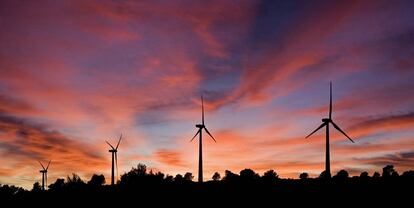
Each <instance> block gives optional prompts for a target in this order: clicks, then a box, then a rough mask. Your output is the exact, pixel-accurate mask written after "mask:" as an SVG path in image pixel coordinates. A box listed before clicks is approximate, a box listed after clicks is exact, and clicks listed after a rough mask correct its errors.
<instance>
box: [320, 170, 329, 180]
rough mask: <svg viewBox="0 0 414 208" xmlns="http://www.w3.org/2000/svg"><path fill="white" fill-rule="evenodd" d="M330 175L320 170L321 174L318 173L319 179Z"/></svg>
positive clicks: (327, 177)
mask: <svg viewBox="0 0 414 208" xmlns="http://www.w3.org/2000/svg"><path fill="white" fill-rule="evenodd" d="M330 177H331V176H330V175H329V174H328V173H327V172H326V171H322V172H321V174H319V178H320V179H329V178H330Z"/></svg>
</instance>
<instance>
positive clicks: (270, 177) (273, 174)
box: [262, 170, 279, 182]
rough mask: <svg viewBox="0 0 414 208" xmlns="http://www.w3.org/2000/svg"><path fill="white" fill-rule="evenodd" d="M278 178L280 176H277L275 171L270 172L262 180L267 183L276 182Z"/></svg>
mask: <svg viewBox="0 0 414 208" xmlns="http://www.w3.org/2000/svg"><path fill="white" fill-rule="evenodd" d="M278 178H279V175H277V173H276V172H275V171H274V170H268V171H266V172H265V173H264V174H263V176H262V179H263V180H265V181H267V182H271V181H275V180H277V179H278Z"/></svg>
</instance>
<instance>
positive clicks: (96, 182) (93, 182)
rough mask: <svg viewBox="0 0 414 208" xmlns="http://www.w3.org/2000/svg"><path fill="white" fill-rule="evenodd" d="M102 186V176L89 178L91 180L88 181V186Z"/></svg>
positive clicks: (103, 180)
mask: <svg viewBox="0 0 414 208" xmlns="http://www.w3.org/2000/svg"><path fill="white" fill-rule="evenodd" d="M104 184H105V176H104V175H102V174H101V175H96V174H93V175H92V177H91V180H89V181H88V185H90V186H95V187H98V186H102V185H104Z"/></svg>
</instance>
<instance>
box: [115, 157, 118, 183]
mask: <svg viewBox="0 0 414 208" xmlns="http://www.w3.org/2000/svg"><path fill="white" fill-rule="evenodd" d="M115 167H116V181H118V153H117V152H115Z"/></svg>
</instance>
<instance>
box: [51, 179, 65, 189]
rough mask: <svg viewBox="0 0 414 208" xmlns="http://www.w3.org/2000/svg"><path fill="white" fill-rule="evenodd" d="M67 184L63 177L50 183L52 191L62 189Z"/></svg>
mask: <svg viewBox="0 0 414 208" xmlns="http://www.w3.org/2000/svg"><path fill="white" fill-rule="evenodd" d="M64 186H65V179H63V178H58V179H56V181H55V182H54V183H52V184H50V185H49V190H51V191H57V190H62V189H63V188H64Z"/></svg>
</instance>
